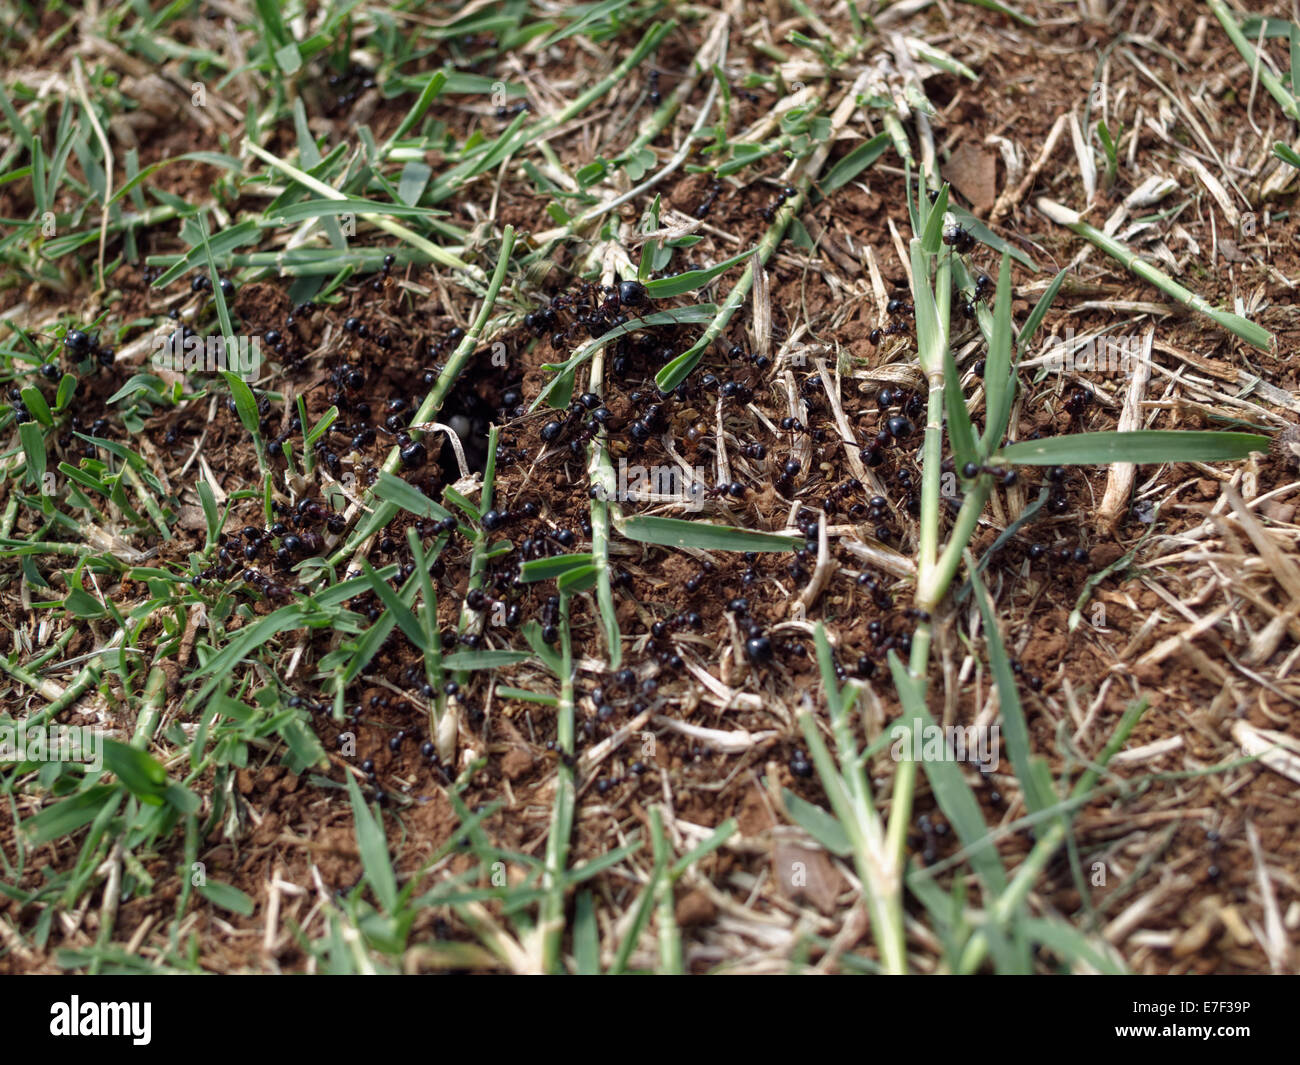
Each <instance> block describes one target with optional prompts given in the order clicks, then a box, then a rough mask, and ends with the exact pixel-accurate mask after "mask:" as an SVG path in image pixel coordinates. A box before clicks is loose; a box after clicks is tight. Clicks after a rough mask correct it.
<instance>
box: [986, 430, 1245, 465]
mask: <svg viewBox="0 0 1300 1065" xmlns="http://www.w3.org/2000/svg"><path fill="white" fill-rule="evenodd" d="M1270 443H1271V442H1270V440H1269V438H1268V437H1266V436H1258V435H1256V434H1254V433H1220V432H1213V431H1209V432H1206V431H1201V430H1190V429H1189V430H1180V429H1138V430H1135V431H1133V432H1128V433H1110V432H1106V433H1071V434H1068V435H1066V436H1051V437H1047V438H1045V439H1043V440H1024V441H1021V442H1020V443H1017V444H1011V445H1009V446H1007V447H1004V448H1003V449H1002V450H1001V451H999V452H998V455H997V457H998V458H1000V459H1002V461H1004V462H1008V463H1012V464H1014V465H1018V466H1076V465H1077V466H1088V465H1105V464H1106V463H1110V462H1133V463H1137V464H1139V465H1140V464H1143V463H1160V462H1232V461H1234V460H1236V459H1244V458H1246V457H1247V456H1248V455H1249V454H1250V453H1251V452H1252V451H1267V450H1268V449H1269V446H1270Z"/></svg>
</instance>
